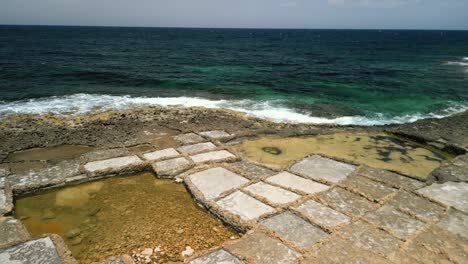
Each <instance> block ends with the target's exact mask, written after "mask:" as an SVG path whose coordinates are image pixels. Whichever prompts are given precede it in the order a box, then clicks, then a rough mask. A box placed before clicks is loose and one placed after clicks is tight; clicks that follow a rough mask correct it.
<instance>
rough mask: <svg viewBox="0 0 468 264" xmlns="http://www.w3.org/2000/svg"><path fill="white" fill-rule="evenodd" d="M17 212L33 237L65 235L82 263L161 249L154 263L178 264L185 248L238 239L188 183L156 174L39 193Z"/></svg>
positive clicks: (25, 200)
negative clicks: (170, 263) (197, 200)
mask: <svg viewBox="0 0 468 264" xmlns="http://www.w3.org/2000/svg"><path fill="white" fill-rule="evenodd" d="M15 208H16V212H15V214H16V217H17V218H19V219H22V220H23V223H24V224H25V225H26V228H27V229H28V230H29V232H30V233H31V234H32V235H40V234H44V233H55V234H59V235H61V236H62V237H63V238H64V240H65V242H66V243H67V245H68V246H69V247H70V249H71V251H72V253H73V255H74V256H75V257H76V258H77V259H78V260H79V261H80V262H81V263H91V262H94V261H99V260H103V259H105V258H107V257H109V256H114V255H121V254H131V253H132V252H133V251H136V252H140V251H141V250H142V249H144V248H156V247H158V246H159V248H160V249H161V251H160V252H158V253H155V255H154V256H157V259H156V258H153V259H152V260H153V261H155V262H158V263H159V262H166V261H177V260H180V259H181V252H182V251H183V250H185V248H186V246H190V247H191V248H193V249H194V250H195V251H200V250H205V249H209V248H211V247H213V246H217V245H220V244H221V243H222V242H224V241H225V240H227V239H229V238H230V237H232V236H236V234H235V233H234V232H232V231H231V230H230V229H228V228H226V227H225V226H223V224H222V223H221V222H219V221H218V220H217V219H215V218H214V217H212V216H211V215H209V214H208V213H207V212H206V211H205V210H204V209H202V208H200V207H199V206H198V205H197V204H196V203H195V202H194V201H193V199H192V197H191V196H190V194H189V193H188V192H187V190H186V189H185V186H184V185H183V184H177V183H175V182H174V181H173V180H167V179H157V178H155V176H154V174H152V173H139V174H136V175H132V176H122V177H112V178H107V179H102V180H97V181H93V182H89V183H83V184H79V185H73V186H67V187H63V188H57V189H52V190H47V191H43V192H40V193H35V194H32V195H28V196H24V197H20V198H18V199H16V207H15Z"/></svg>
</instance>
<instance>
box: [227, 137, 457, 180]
mask: <svg viewBox="0 0 468 264" xmlns="http://www.w3.org/2000/svg"><path fill="white" fill-rule="evenodd" d="M235 149H236V150H237V151H238V152H239V153H240V154H241V156H244V157H246V158H247V159H250V160H253V161H256V162H260V163H265V164H272V165H280V166H286V165H288V164H290V163H291V162H293V161H295V160H298V159H300V158H302V157H304V156H307V155H309V154H322V155H325V156H330V157H336V158H338V159H345V160H350V161H354V162H357V163H360V164H365V165H368V166H372V167H377V168H383V169H389V170H394V171H399V172H401V173H404V174H407V175H412V176H416V177H419V178H426V177H427V175H428V174H429V173H430V172H431V171H432V170H433V169H435V168H437V167H439V166H440V164H441V162H442V161H444V160H446V159H451V158H453V156H452V155H450V154H448V153H445V152H442V151H440V150H436V149H433V148H430V147H427V146H423V145H421V144H417V143H415V142H412V141H407V140H403V139H400V138H398V137H394V136H391V135H387V134H372V133H336V134H330V135H317V136H302V137H287V138H271V137H262V138H258V139H252V140H244V141H243V142H242V143H241V144H239V145H237V146H235Z"/></svg>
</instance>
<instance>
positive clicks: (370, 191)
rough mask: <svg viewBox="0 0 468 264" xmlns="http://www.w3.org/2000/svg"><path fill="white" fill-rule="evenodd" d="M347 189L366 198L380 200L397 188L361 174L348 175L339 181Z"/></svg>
mask: <svg viewBox="0 0 468 264" xmlns="http://www.w3.org/2000/svg"><path fill="white" fill-rule="evenodd" d="M341 185H342V186H346V188H347V189H349V190H351V191H353V192H356V193H359V194H361V195H362V196H364V197H366V198H367V199H369V200H371V201H375V202H380V201H382V200H383V199H385V198H386V197H387V196H388V195H390V194H392V193H394V192H396V191H397V189H395V188H392V187H389V186H387V185H384V184H382V183H380V182H376V181H373V180H369V179H367V178H364V177H361V176H353V177H349V178H348V179H346V180H345V181H343V182H342V183H341Z"/></svg>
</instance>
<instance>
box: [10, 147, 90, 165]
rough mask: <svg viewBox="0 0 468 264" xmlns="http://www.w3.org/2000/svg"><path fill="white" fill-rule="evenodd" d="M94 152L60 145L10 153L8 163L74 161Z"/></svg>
mask: <svg viewBox="0 0 468 264" xmlns="http://www.w3.org/2000/svg"><path fill="white" fill-rule="evenodd" d="M91 150H93V148H92V147H89V146H84V145H60V146H55V147H46V148H32V149H26V150H20V151H16V152H13V153H10V154H9V155H8V157H7V158H6V161H31V160H59V159H72V158H76V157H78V156H80V155H82V154H84V153H87V152H90V151H91Z"/></svg>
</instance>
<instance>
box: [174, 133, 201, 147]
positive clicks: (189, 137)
mask: <svg viewBox="0 0 468 264" xmlns="http://www.w3.org/2000/svg"><path fill="white" fill-rule="evenodd" d="M174 139H175V140H177V141H179V142H180V143H182V144H193V143H200V142H203V141H206V140H205V139H204V138H203V137H201V136H199V135H197V134H195V133H187V134H182V135H178V136H175V137H174Z"/></svg>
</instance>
